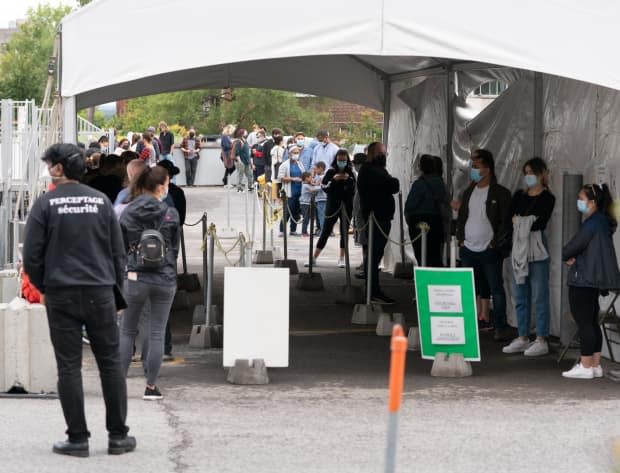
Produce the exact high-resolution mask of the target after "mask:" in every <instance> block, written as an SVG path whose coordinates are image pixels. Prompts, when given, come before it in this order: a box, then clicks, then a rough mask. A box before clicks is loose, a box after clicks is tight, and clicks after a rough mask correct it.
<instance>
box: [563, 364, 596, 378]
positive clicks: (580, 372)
mask: <svg viewBox="0 0 620 473" xmlns="http://www.w3.org/2000/svg"><path fill="white" fill-rule="evenodd" d="M562 376H564V377H565V378H572V379H593V378H594V369H592V368H586V367H585V366H583V365H582V364H581V363H577V364H576V365H575V366H573V368H572V369H571V370H569V371H564V372H563V373H562Z"/></svg>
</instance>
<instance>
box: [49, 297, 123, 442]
mask: <svg viewBox="0 0 620 473" xmlns="http://www.w3.org/2000/svg"><path fill="white" fill-rule="evenodd" d="M45 305H46V308H47V318H48V321H49V326H50V334H51V339H52V345H53V346H54V354H55V355H56V364H57V366H58V396H59V397H60V404H61V406H62V411H63V414H64V416H65V421H66V422H67V435H68V436H69V439H70V440H71V441H74V442H79V441H85V440H86V439H87V438H88V437H90V432H89V431H88V428H87V426H86V416H85V414H84V391H83V387H82V325H85V326H86V331H87V332H88V338H89V339H90V347H91V349H92V351H93V354H94V355H95V359H96V360H97V366H98V367H99V377H100V378H101V387H102V390H103V399H104V401H105V406H106V427H107V429H108V433H109V435H110V437H111V438H121V437H124V436H125V435H126V434H127V431H128V430H129V429H128V428H127V426H126V425H125V419H126V417H127V383H126V381H125V375H124V373H123V370H122V368H121V360H120V352H119V331H118V326H117V324H116V307H115V305H114V293H113V292H112V288H111V287H75V288H63V289H53V288H48V289H47V292H46V293H45Z"/></svg>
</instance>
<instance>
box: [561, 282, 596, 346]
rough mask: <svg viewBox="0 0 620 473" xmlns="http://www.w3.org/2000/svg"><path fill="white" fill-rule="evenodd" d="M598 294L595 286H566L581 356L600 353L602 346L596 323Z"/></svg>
mask: <svg viewBox="0 0 620 473" xmlns="http://www.w3.org/2000/svg"><path fill="white" fill-rule="evenodd" d="M598 294H599V290H598V289H597V288H592V287H576V286H568V303H569V305H570V312H571V314H572V316H573V319H575V323H576V324H577V332H578V333H579V340H580V342H581V355H582V356H592V355H593V354H594V353H600V352H601V348H603V333H602V332H601V326H600V324H599V323H598V314H599V310H600V307H599V305H598Z"/></svg>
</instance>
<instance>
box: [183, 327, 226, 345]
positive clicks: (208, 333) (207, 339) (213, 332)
mask: <svg viewBox="0 0 620 473" xmlns="http://www.w3.org/2000/svg"><path fill="white" fill-rule="evenodd" d="M223 342H224V332H223V327H222V325H205V324H201V325H194V326H193V327H192V333H191V335H190V336H189V346H190V347H192V348H222V346H223Z"/></svg>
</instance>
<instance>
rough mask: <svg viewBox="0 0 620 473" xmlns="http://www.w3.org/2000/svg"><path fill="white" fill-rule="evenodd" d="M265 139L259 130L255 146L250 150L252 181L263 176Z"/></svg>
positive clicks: (263, 133) (262, 132)
mask: <svg viewBox="0 0 620 473" xmlns="http://www.w3.org/2000/svg"><path fill="white" fill-rule="evenodd" d="M266 139H267V137H266V136H265V132H264V131H263V130H259V131H258V133H256V144H254V146H252V148H251V149H250V151H251V153H252V167H253V171H254V181H256V180H257V179H258V176H262V175H263V174H265V163H266V161H265V148H264V147H263V144H264V143H265V140H266Z"/></svg>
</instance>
